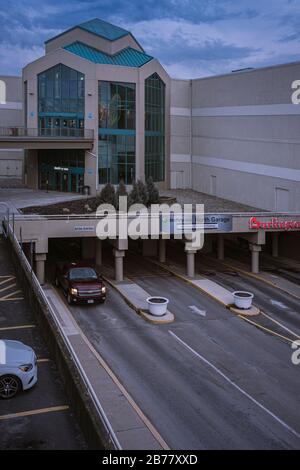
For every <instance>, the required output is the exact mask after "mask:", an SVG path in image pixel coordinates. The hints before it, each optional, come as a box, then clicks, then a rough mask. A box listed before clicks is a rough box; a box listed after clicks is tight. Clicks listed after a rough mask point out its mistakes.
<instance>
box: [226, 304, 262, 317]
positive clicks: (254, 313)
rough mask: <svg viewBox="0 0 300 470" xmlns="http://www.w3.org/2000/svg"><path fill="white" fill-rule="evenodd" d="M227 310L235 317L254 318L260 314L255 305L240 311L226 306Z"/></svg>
mask: <svg viewBox="0 0 300 470" xmlns="http://www.w3.org/2000/svg"><path fill="white" fill-rule="evenodd" d="M228 308H229V310H230V311H231V312H233V313H235V314H236V315H240V316H243V317H256V316H257V315H259V314H260V309H259V308H258V307H255V305H252V307H251V308H249V310H241V309H239V308H236V307H234V306H232V305H228Z"/></svg>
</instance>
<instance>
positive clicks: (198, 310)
mask: <svg viewBox="0 0 300 470" xmlns="http://www.w3.org/2000/svg"><path fill="white" fill-rule="evenodd" d="M189 308H190V309H191V310H192V311H193V312H194V313H197V315H201V316H202V317H206V310H200V309H199V308H198V307H196V305H190V306H189Z"/></svg>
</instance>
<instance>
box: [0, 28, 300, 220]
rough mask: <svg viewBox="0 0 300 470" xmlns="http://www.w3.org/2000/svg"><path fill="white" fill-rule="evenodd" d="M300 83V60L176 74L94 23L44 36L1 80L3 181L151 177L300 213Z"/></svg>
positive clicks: (94, 186)
mask: <svg viewBox="0 0 300 470" xmlns="http://www.w3.org/2000/svg"><path fill="white" fill-rule="evenodd" d="M297 79H300V62H297V63H291V64H285V65H278V66H271V67H266V68H261V69H247V70H242V71H236V72H232V73H229V74H227V75H222V76H216V77H209V78H202V79H193V80H174V79H171V78H170V77H169V75H168V74H167V72H166V71H165V70H164V68H163V67H162V65H161V64H160V63H159V62H158V61H157V60H156V59H155V58H153V57H151V56H150V55H148V54H147V53H146V52H145V51H144V50H143V48H142V46H141V45H140V44H139V43H138V41H137V40H136V39H135V38H134V37H133V35H132V34H131V33H130V32H129V31H126V30H124V29H123V28H120V27H118V26H114V25H111V24H109V23H107V22H105V21H102V20H100V19H93V20H90V21H87V22H84V23H82V24H79V25H77V26H74V27H72V28H70V29H68V30H67V31H64V32H62V33H61V34H59V35H58V36H55V37H54V38H50V39H49V40H48V41H46V43H45V55H44V56H43V57H40V58H39V59H37V60H35V61H34V62H32V63H30V64H28V65H27V66H26V67H25V68H24V69H23V74H22V78H21V77H5V76H0V127H1V129H0V178H9V177H12V176H14V177H17V178H20V179H22V180H23V181H24V183H25V184H26V185H27V186H29V187H32V188H40V189H46V190H58V191H66V192H78V193H79V192H81V191H82V190H83V187H84V186H88V187H89V188H90V192H91V194H96V192H97V191H98V190H99V189H100V188H101V186H102V185H104V184H105V183H107V182H111V183H112V184H118V182H119V181H120V180H121V179H122V180H124V181H125V183H126V184H128V185H130V184H131V183H132V181H133V180H134V179H138V178H140V179H143V180H145V179H147V178H148V177H149V176H152V177H153V179H154V181H155V182H156V183H157V184H158V185H159V186H160V187H161V188H164V189H168V188H174V189H175V188H178V189H180V188H182V189H186V188H189V189H194V190H196V191H200V192H204V193H207V194H211V195H215V196H218V197H221V198H224V199H228V200H232V201H237V202H240V203H244V204H247V205H250V206H252V207H255V208H259V209H265V210H271V211H277V212H281V213H282V212H289V211H300V151H299V150H300V139H299V128H300V106H297V105H294V104H292V101H291V95H292V92H293V90H292V88H291V86H292V82H294V81H295V80H297ZM23 155H24V157H23ZM3 162H4V163H3ZM11 162H14V164H15V169H13V170H12V169H11V170H9V171H8V170H7V167H8V166H9V165H11ZM17 162H19V163H18V164H17ZM16 167H18V169H16ZM0 185H1V183H0Z"/></svg>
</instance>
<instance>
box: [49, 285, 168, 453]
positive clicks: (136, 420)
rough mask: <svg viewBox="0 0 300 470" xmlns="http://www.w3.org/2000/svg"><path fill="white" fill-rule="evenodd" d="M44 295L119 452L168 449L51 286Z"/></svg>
mask: <svg viewBox="0 0 300 470" xmlns="http://www.w3.org/2000/svg"><path fill="white" fill-rule="evenodd" d="M44 291H45V294H46V296H47V298H48V301H49V303H50V304H51V306H52V308H53V310H54V312H55V315H56V318H57V320H58V322H59V323H60V325H61V327H62V329H63V330H64V332H65V333H66V335H67V336H68V339H69V341H70V343H71V345H72V347H73V349H74V351H75V353H76V356H77V358H78V360H79V361H80V363H81V365H82V367H83V369H84V371H85V373H86V375H87V377H88V380H89V382H90V384H91V386H92V388H93V390H94V392H95V394H96V396H97V398H98V400H99V402H100V403H101V405H102V408H103V410H104V412H105V414H106V416H107V418H108V420H109V422H110V424H111V426H112V428H113V430H114V432H115V434H116V436H117V438H118V440H119V442H120V444H121V447H122V449H124V450H125V449H126V450H148V449H149V450H162V449H169V448H168V446H167V444H166V443H165V441H164V440H163V438H162V437H161V436H160V435H159V434H158V432H157V431H156V430H155V428H154V427H153V426H152V424H151V423H150V422H149V420H148V419H147V417H146V416H145V415H144V414H143V412H142V410H141V409H140V408H139V407H138V405H137V404H136V403H135V402H134V401H133V399H132V398H131V396H130V395H129V393H128V392H127V391H126V389H125V388H124V387H123V385H122V384H121V383H120V382H119V380H118V378H117V377H116V376H115V374H114V372H113V371H112V370H111V369H110V367H109V366H108V365H107V363H106V362H105V361H104V359H103V358H102V357H101V356H100V354H99V353H98V352H97V351H96V350H95V348H94V347H93V346H92V344H91V343H90V341H89V340H88V338H87V337H86V336H85V334H84V333H83V331H82V330H81V329H80V327H79V325H78V324H77V323H76V321H75V320H74V318H73V316H72V315H71V313H70V311H69V309H68V307H67V306H66V305H65V303H64V301H63V299H61V297H60V296H59V295H58V293H57V292H56V291H55V290H54V289H53V288H52V287H51V286H45V287H44Z"/></svg>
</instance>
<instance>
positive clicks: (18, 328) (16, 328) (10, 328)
mask: <svg viewBox="0 0 300 470" xmlns="http://www.w3.org/2000/svg"><path fill="white" fill-rule="evenodd" d="M35 327H36V325H18V326H3V327H1V328H0V331H6V330H7V331H8V330H23V329H26V328H35Z"/></svg>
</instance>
